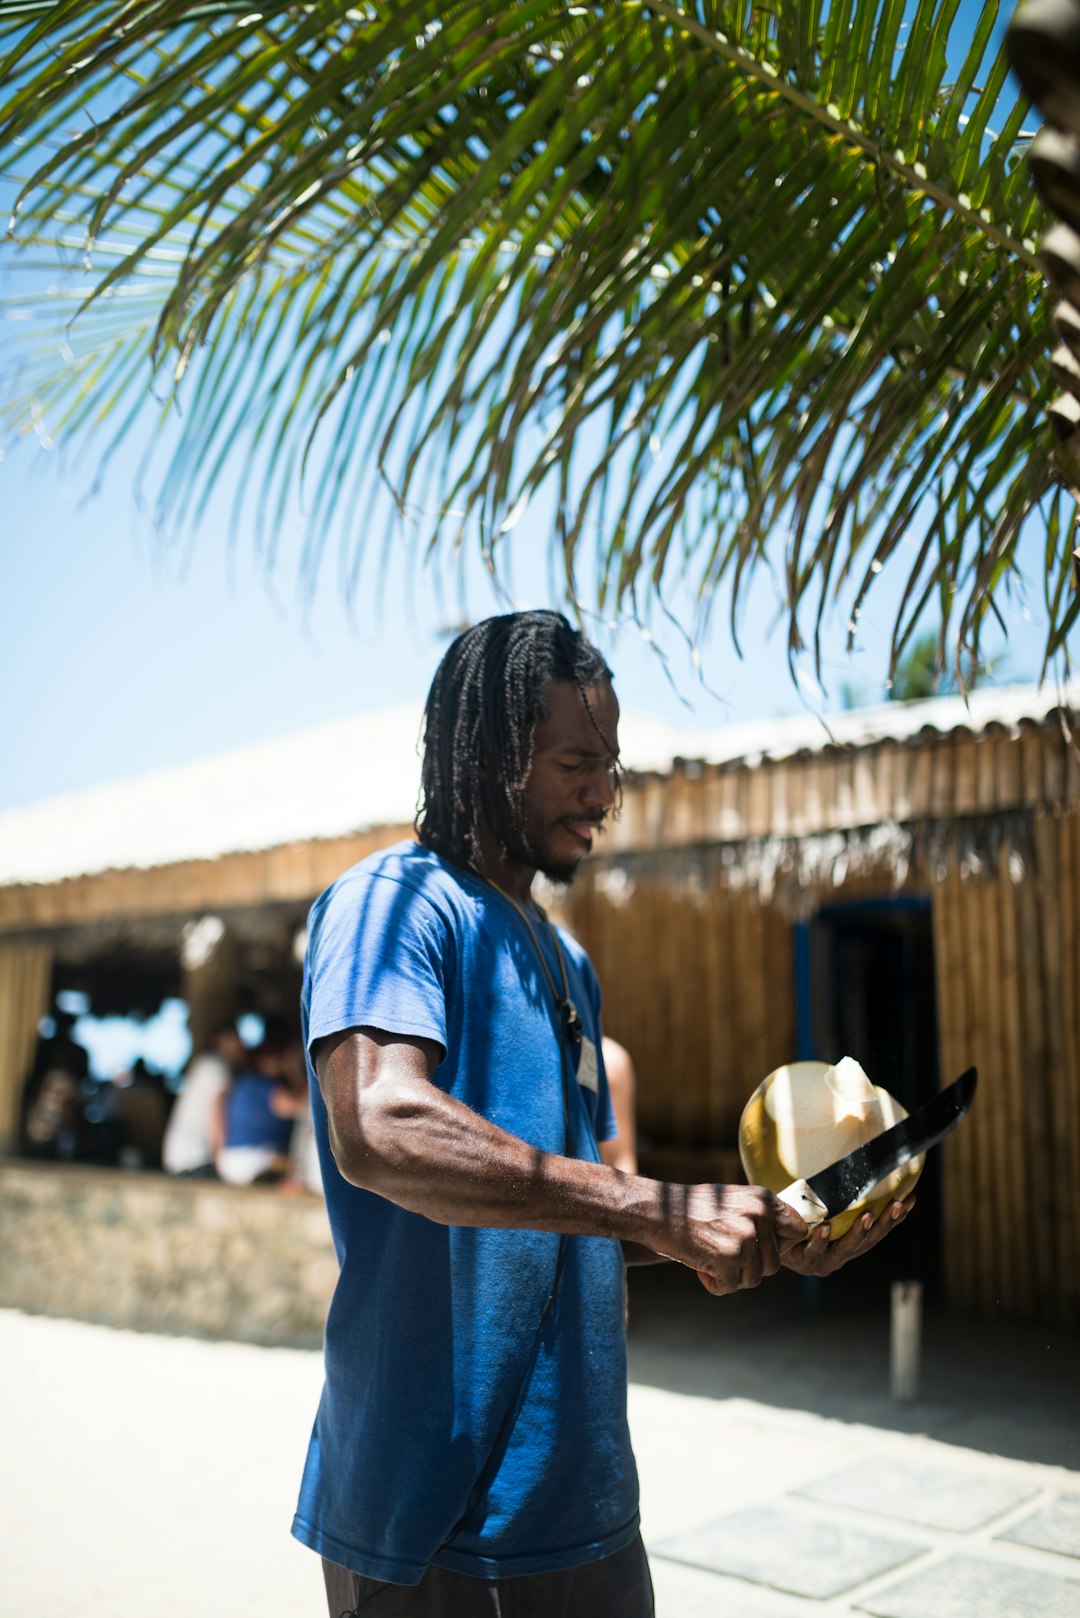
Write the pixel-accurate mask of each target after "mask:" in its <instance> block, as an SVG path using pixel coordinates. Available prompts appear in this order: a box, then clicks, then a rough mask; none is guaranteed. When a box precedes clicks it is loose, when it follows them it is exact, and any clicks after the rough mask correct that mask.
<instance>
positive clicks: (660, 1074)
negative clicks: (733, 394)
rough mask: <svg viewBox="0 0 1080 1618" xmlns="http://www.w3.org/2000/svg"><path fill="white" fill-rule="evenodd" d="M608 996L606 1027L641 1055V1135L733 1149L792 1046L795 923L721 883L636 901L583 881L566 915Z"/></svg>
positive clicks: (658, 883) (651, 883)
mask: <svg viewBox="0 0 1080 1618" xmlns="http://www.w3.org/2000/svg"><path fill="white" fill-rule="evenodd" d="M565 910H566V914H567V919H568V921H569V923H570V925H571V927H572V928H573V930H574V932H575V933H576V934H577V936H578V937H579V938H581V940H582V942H583V943H584V944H585V945H586V947H587V948H588V950H589V953H590V955H591V956H592V960H593V963H594V965H595V967H596V970H597V973H598V975H599V978H600V982H601V983H602V985H603V991H604V1028H605V1031H606V1032H608V1033H610V1034H612V1035H613V1036H614V1037H615V1038H616V1039H618V1040H620V1041H621V1042H622V1043H623V1044H624V1045H626V1047H627V1048H628V1050H630V1051H631V1052H632V1054H633V1058H634V1064H635V1067H636V1069H637V1077H638V1090H637V1108H638V1127H639V1130H640V1132H641V1134H642V1135H643V1136H645V1137H650V1138H651V1139H652V1140H653V1141H656V1142H660V1143H665V1144H668V1143H675V1144H678V1145H680V1146H683V1147H687V1148H691V1149H696V1150H701V1151H704V1150H708V1149H716V1148H727V1149H730V1148H732V1147H733V1146H734V1143H735V1135H736V1128H737V1125H738V1121H739V1114H740V1112H741V1111H742V1108H743V1105H744V1104H745V1102H746V1098H747V1096H748V1095H749V1094H750V1092H751V1090H752V1089H753V1088H754V1086H755V1085H756V1084H758V1083H760V1081H761V1080H762V1079H763V1078H764V1077H765V1075H766V1073H769V1072H771V1070H772V1069H773V1068H774V1067H777V1066H779V1064H780V1063H781V1062H785V1061H788V1060H789V1059H790V1057H791V1055H792V1052H793V1050H794V1047H795V1000H794V995H793V993H792V983H793V954H792V950H793V940H792V928H791V924H790V922H789V921H788V920H787V919H786V918H785V917H784V916H783V915H782V914H781V913H780V911H779V910H778V909H777V908H776V907H775V906H772V905H767V904H763V903H762V901H761V899H760V897H759V896H758V895H757V894H756V893H754V894H752V895H751V894H749V893H732V892H731V890H730V888H729V887H728V886H727V884H726V883H725V882H724V881H723V879H722V877H721V876H720V874H719V873H717V872H714V873H712V874H708V873H706V874H704V875H702V876H700V877H699V878H698V879H697V880H692V881H690V882H682V881H678V880H672V879H671V874H670V873H669V872H665V871H664V870H663V869H660V870H654V871H653V872H652V873H650V874H647V875H644V876H642V877H641V878H640V879H639V880H637V881H636V882H635V883H634V886H633V891H632V893H628V892H626V890H619V889H616V890H615V891H614V892H612V891H610V890H608V891H606V890H605V885H604V884H603V883H602V882H600V883H598V882H594V881H588V880H584V881H582V882H581V883H580V886H576V887H575V888H574V889H573V890H572V894H571V896H570V897H569V899H568V901H567V904H566V906H565Z"/></svg>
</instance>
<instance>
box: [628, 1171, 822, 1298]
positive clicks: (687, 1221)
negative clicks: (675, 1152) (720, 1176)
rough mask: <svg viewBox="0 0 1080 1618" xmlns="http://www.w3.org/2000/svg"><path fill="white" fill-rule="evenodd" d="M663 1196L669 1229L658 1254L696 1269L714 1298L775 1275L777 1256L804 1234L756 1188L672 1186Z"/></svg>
mask: <svg viewBox="0 0 1080 1618" xmlns="http://www.w3.org/2000/svg"><path fill="white" fill-rule="evenodd" d="M665 1191H666V1192H667V1193H668V1194H669V1195H670V1203H669V1206H668V1207H667V1208H666V1209H665V1214H666V1215H667V1217H666V1219H665V1224H666V1226H667V1229H666V1230H665V1232H664V1241H663V1243H662V1244H660V1243H658V1245H657V1251H663V1252H664V1253H665V1256H666V1257H669V1258H673V1259H675V1260H677V1261H678V1262H679V1263H680V1264H686V1265H688V1266H689V1268H690V1269H692V1270H696V1271H697V1276H698V1280H699V1281H700V1282H701V1284H702V1286H703V1287H705V1288H706V1290H707V1291H709V1292H712V1293H714V1294H715V1295H716V1296H717V1297H721V1296H723V1295H724V1294H725V1293H728V1292H739V1291H741V1290H742V1289H743V1288H746V1287H756V1286H757V1285H758V1284H759V1283H760V1282H761V1281H762V1280H763V1279H764V1278H765V1276H767V1275H775V1274H776V1272H777V1271H778V1270H779V1268H780V1257H781V1253H783V1252H785V1251H786V1250H787V1249H788V1248H789V1247H792V1246H794V1244H795V1243H796V1242H801V1241H803V1240H804V1239H805V1238H806V1236H807V1234H808V1229H807V1225H806V1222H805V1220H803V1219H802V1218H800V1216H799V1215H798V1214H797V1213H796V1212H795V1211H794V1209H792V1208H789V1207H788V1205H787V1203H785V1202H781V1201H780V1198H779V1197H777V1196H774V1195H773V1193H772V1192H771V1191H766V1190H765V1189H764V1188H763V1187H762V1186H760V1185H680V1186H674V1185H672V1186H667V1187H665ZM665 1200H667V1198H665ZM669 1243H670V1245H668V1244H669Z"/></svg>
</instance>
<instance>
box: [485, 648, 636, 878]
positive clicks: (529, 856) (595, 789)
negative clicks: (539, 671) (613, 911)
mask: <svg viewBox="0 0 1080 1618" xmlns="http://www.w3.org/2000/svg"><path fill="white" fill-rule="evenodd" d="M586 696H587V697H588V703H589V709H591V710H592V715H593V719H595V721H596V723H595V725H594V724H593V719H590V717H589V711H588V709H586V706H585V703H584V702H583V701H582V700H581V693H580V692H579V691H578V688H577V686H576V685H572V684H570V683H569V681H565V680H551V681H549V682H548V687H547V692H546V697H547V702H546V706H547V717H546V718H544V719H542V720H541V721H540V723H539V724H538V725H537V727H536V734H535V736H534V738H533V760H532V766H531V768H530V770H529V777H528V780H527V781H526V783H525V835H524V838H523V839H522V838H511V839H510V840H509V852H510V854H511V855H512V856H513V857H514V858H515V859H519V860H520V861H521V863H522V864H525V865H529V866H532V867H533V868H534V869H535V870H538V871H542V872H543V873H544V875H545V876H547V877H550V878H551V879H552V881H555V882H569V881H570V880H571V879H572V878H573V875H574V873H575V871H576V870H577V868H578V866H579V865H580V863H581V861H582V860H583V859H584V858H585V855H586V854H587V853H588V852H589V850H590V849H591V848H592V845H593V837H594V835H595V834H596V831H597V829H598V827H599V826H600V824H601V822H602V821H603V820H604V819H605V818H606V816H607V815H608V813H609V811H610V809H611V806H612V804H613V803H614V801H615V782H614V766H615V763H616V761H617V759H618V751H619V704H618V702H617V701H616V700H615V693H614V691H613V690H612V688H611V685H610V683H609V682H608V681H607V680H603V681H601V683H600V684H599V685H594V686H590V687H589V688H588V690H587V692H586ZM598 730H599V731H600V732H602V733H603V735H602V737H601V735H599V734H598V733H597V732H598ZM605 743H609V744H610V749H609V747H608V746H607V745H605ZM518 842H521V844H522V846H521V847H520V848H519V847H516V846H515V844H516V843H518Z"/></svg>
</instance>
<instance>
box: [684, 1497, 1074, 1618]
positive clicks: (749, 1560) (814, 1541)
mask: <svg viewBox="0 0 1080 1618" xmlns="http://www.w3.org/2000/svg"><path fill="white" fill-rule="evenodd" d="M925 1548H926V1547H925V1546H923V1545H913V1544H905V1543H901V1541H899V1540H895V1539H885V1538H882V1537H880V1536H874V1535H871V1534H864V1533H860V1532H858V1531H856V1530H852V1529H847V1528H835V1527H833V1526H832V1525H831V1524H828V1523H823V1522H821V1521H820V1520H818V1519H816V1518H813V1517H810V1516H808V1515H805V1514H803V1513H802V1512H800V1511H799V1510H798V1509H796V1508H793V1507H790V1506H767V1507H764V1508H760V1509H756V1510H753V1511H736V1512H734V1513H733V1514H732V1515H731V1516H729V1517H721V1518H719V1519H718V1520H717V1521H716V1522H711V1523H705V1524H704V1526H703V1527H701V1528H696V1529H693V1530H692V1531H690V1532H689V1533H683V1534H677V1535H673V1536H672V1537H671V1538H669V1539H665V1540H661V1541H660V1543H659V1544H656V1545H654V1546H653V1547H652V1549H653V1550H654V1552H655V1553H656V1554H657V1555H658V1556H665V1557H669V1558H671V1559H672V1560H673V1561H676V1562H690V1563H693V1565H694V1566H696V1567H705V1568H712V1569H713V1570H714V1571H715V1572H717V1573H731V1574H734V1575H735V1576H736V1577H737V1578H741V1579H749V1580H751V1581H752V1582H753V1583H755V1584H766V1585H771V1586H772V1587H773V1588H774V1589H777V1590H790V1591H791V1592H792V1594H793V1595H798V1596H815V1597H817V1598H818V1599H820V1600H824V1599H825V1598H826V1597H828V1596H836V1595H840V1594H841V1592H842V1591H844V1590H850V1589H852V1588H853V1586H855V1585H856V1584H861V1583H862V1582H863V1580H864V1579H870V1578H874V1577H876V1576H877V1575H878V1574H881V1573H887V1572H888V1571H889V1569H890V1568H893V1567H898V1566H899V1564H900V1563H901V1562H907V1561H910V1559H911V1558H912V1557H913V1556H918V1555H920V1554H921V1553H922V1552H923V1551H924V1550H925ZM1072 1618H1076V1614H1073V1615H1072Z"/></svg>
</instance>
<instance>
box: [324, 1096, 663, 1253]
mask: <svg viewBox="0 0 1080 1618" xmlns="http://www.w3.org/2000/svg"><path fill="white" fill-rule="evenodd" d="M356 1123H357V1125H358V1126H359V1127H358V1128H356V1129H354V1130H350V1131H349V1135H348V1137H346V1138H343V1137H342V1135H341V1133H340V1131H335V1130H334V1129H333V1127H332V1129H331V1141H332V1144H333V1147H334V1155H335V1157H336V1159H337V1163H338V1167H339V1168H340V1169H341V1172H342V1173H343V1174H344V1176H345V1178H346V1179H347V1180H350V1181H351V1182H352V1184H354V1185H358V1186H361V1187H363V1189H365V1190H368V1191H375V1192H378V1194H379V1195H380V1196H384V1197H387V1198H388V1199H389V1200H390V1201H391V1202H395V1203H397V1204H398V1206H399V1207H403V1208H408V1209H409V1210H410V1211H411V1212H413V1213H419V1214H423V1215H424V1217H425V1218H427V1219H433V1220H435V1221H436V1222H437V1223H439V1224H444V1225H478V1226H488V1227H508V1228H520V1229H530V1230H550V1231H555V1232H560V1233H563V1232H565V1233H567V1234H570V1235H579V1236H609V1237H613V1238H614V1239H615V1240H618V1241H623V1242H627V1243H630V1244H632V1245H633V1244H637V1245H639V1246H641V1247H642V1248H644V1249H648V1248H649V1241H648V1238H649V1237H650V1236H652V1237H654V1238H655V1237H657V1236H659V1235H660V1233H661V1231H662V1230H663V1227H664V1223H665V1221H664V1216H663V1214H664V1204H665V1203H668V1204H670V1203H671V1202H672V1201H673V1200H674V1196H673V1194H674V1193H675V1191H676V1188H674V1187H665V1186H663V1185H661V1184H660V1183H659V1182H658V1181H655V1180H645V1179H643V1178H642V1177H641V1176H639V1175H628V1174H622V1173H620V1172H619V1171H618V1170H616V1169H612V1168H608V1167H607V1166H606V1165H604V1164H602V1163H590V1162H585V1161H582V1160H581V1159H578V1158H570V1157H563V1156H559V1155H557V1154H555V1153H550V1152H542V1151H540V1150H539V1149H538V1148H536V1147H534V1146H530V1145H528V1143H527V1142H525V1141H523V1140H520V1139H519V1138H518V1137H517V1136H515V1135H511V1134H509V1133H508V1132H507V1131H506V1130H503V1129H500V1128H498V1127H497V1125H495V1124H492V1123H490V1122H489V1121H488V1120H487V1119H486V1118H482V1117H481V1116H480V1115H479V1114H478V1113H475V1112H473V1111H472V1110H471V1108H469V1107H466V1106H465V1105H464V1104H463V1103H462V1102H460V1101H457V1100H456V1099H455V1098H454V1097H453V1096H448V1095H447V1094H446V1093H445V1092H444V1091H442V1090H439V1089H438V1088H437V1087H436V1086H432V1085H424V1086H423V1087H415V1088H414V1087H412V1086H410V1085H408V1084H401V1085H396V1084H385V1083H384V1084H383V1085H381V1086H379V1087H376V1093H371V1092H369V1093H368V1094H367V1095H366V1097H365V1098H364V1101H363V1103H362V1104H361V1106H360V1107H359V1109H358V1115H357V1118H356Z"/></svg>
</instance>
